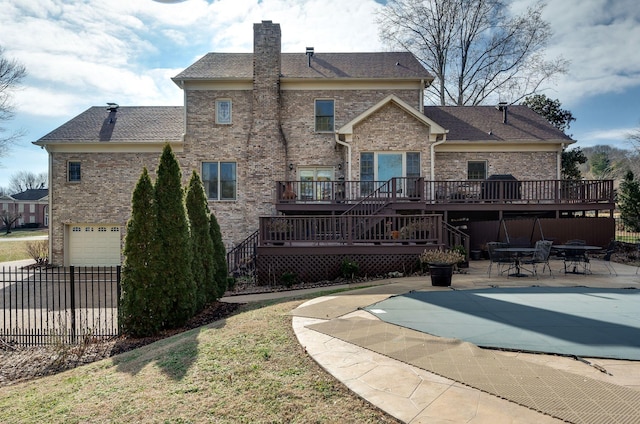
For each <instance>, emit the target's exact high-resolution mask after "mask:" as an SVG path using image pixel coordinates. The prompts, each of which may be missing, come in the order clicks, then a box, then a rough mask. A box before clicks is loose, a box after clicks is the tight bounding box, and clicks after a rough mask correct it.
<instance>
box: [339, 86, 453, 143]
mask: <svg viewBox="0 0 640 424" xmlns="http://www.w3.org/2000/svg"><path fill="white" fill-rule="evenodd" d="M389 103H393V104H395V105H397V106H398V107H399V108H401V109H402V110H404V111H405V112H406V113H408V114H410V115H412V116H413V117H414V118H416V119H417V120H418V121H420V122H422V123H423V124H424V125H426V126H428V127H429V135H430V138H432V140H430V141H436V137H437V135H440V134H442V135H444V134H446V133H447V130H445V129H444V128H443V127H442V126H440V125H439V124H438V123H436V122H434V120H432V119H431V118H429V117H428V116H426V115H424V114H422V113H420V112H419V111H418V110H417V109H415V108H413V107H411V106H410V105H409V104H408V103H407V102H405V101H404V100H402V99H400V98H399V97H398V96H396V95H395V94H390V95H388V96H387V97H385V98H384V99H382V100H381V101H379V102H378V103H376V104H375V105H373V106H372V107H370V108H369V109H367V110H365V111H364V112H362V113H361V114H360V115H358V116H356V117H355V118H353V119H352V120H351V121H349V122H347V123H346V124H344V125H343V126H342V127H340V129H338V131H337V132H338V134H353V127H354V126H355V125H357V124H358V123H360V122H362V121H363V120H365V119H366V118H368V117H369V116H371V115H373V114H374V113H375V112H377V111H378V110H380V109H382V108H383V107H384V106H386V105H387V104H389Z"/></svg>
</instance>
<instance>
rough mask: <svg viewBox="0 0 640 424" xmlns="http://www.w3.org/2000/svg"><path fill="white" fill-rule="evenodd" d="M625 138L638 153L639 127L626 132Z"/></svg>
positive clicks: (639, 141)
mask: <svg viewBox="0 0 640 424" xmlns="http://www.w3.org/2000/svg"><path fill="white" fill-rule="evenodd" d="M627 140H628V141H629V142H630V143H631V145H632V146H633V148H634V149H635V150H636V152H639V153H640V127H638V128H636V129H634V130H632V131H631V132H629V133H628V134H627Z"/></svg>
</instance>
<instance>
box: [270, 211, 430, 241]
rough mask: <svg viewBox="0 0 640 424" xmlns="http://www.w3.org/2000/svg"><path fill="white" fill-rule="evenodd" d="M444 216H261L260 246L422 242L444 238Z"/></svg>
mask: <svg viewBox="0 0 640 424" xmlns="http://www.w3.org/2000/svg"><path fill="white" fill-rule="evenodd" d="M442 239H443V238H442V216H441V215H437V214H429V215H372V216H364V215H327V216H290V215H287V216H268V217H261V218H260V232H259V245H261V246H263V245H294V244H295V245H304V244H307V245H322V244H333V245H335V244H344V245H353V244H356V243H372V244H382V243H423V244H428V243H432V244H437V243H440V242H441V240H442Z"/></svg>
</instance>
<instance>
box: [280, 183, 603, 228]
mask: <svg viewBox="0 0 640 424" xmlns="http://www.w3.org/2000/svg"><path fill="white" fill-rule="evenodd" d="M275 204H276V209H277V210H278V211H279V212H282V213H286V214H295V213H319V214H322V213H332V214H342V213H348V212H349V211H352V210H354V209H358V210H359V212H360V213H363V214H368V213H371V212H372V211H373V210H374V209H377V210H380V209H383V208H387V209H388V210H389V211H420V212H433V213H445V212H456V211H465V212H476V213H482V212H500V213H501V212H506V213H510V212H511V213H513V212H520V211H522V212H543V213H555V215H556V217H559V216H560V215H561V214H562V213H567V212H578V213H580V212H584V211H594V212H596V213H603V212H604V213H609V214H611V213H613V209H614V207H615V202H614V189H613V181H612V180H603V181H600V180H580V181H574V180H525V181H513V180H460V181H428V180H425V179H423V178H394V179H392V180H389V181H279V182H277V195H276V200H275ZM500 218H502V216H498V219H500Z"/></svg>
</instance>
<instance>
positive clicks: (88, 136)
mask: <svg viewBox="0 0 640 424" xmlns="http://www.w3.org/2000/svg"><path fill="white" fill-rule="evenodd" d="M183 132H184V108H183V107H182V106H124V107H118V109H117V111H116V112H110V111H109V110H107V108H106V107H104V106H93V107H91V108H89V109H87V110H86V111H84V112H82V113H81V114H80V115H78V116H76V117H75V118H73V119H71V120H70V121H68V122H66V123H65V124H63V125H61V126H60V127H58V128H56V129H55V130H53V131H51V132H50V133H49V134H47V135H45V136H43V137H42V138H40V139H39V140H38V141H36V142H35V144H37V145H44V144H49V143H62V142H64V143H87V142H178V141H182V133H183Z"/></svg>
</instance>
